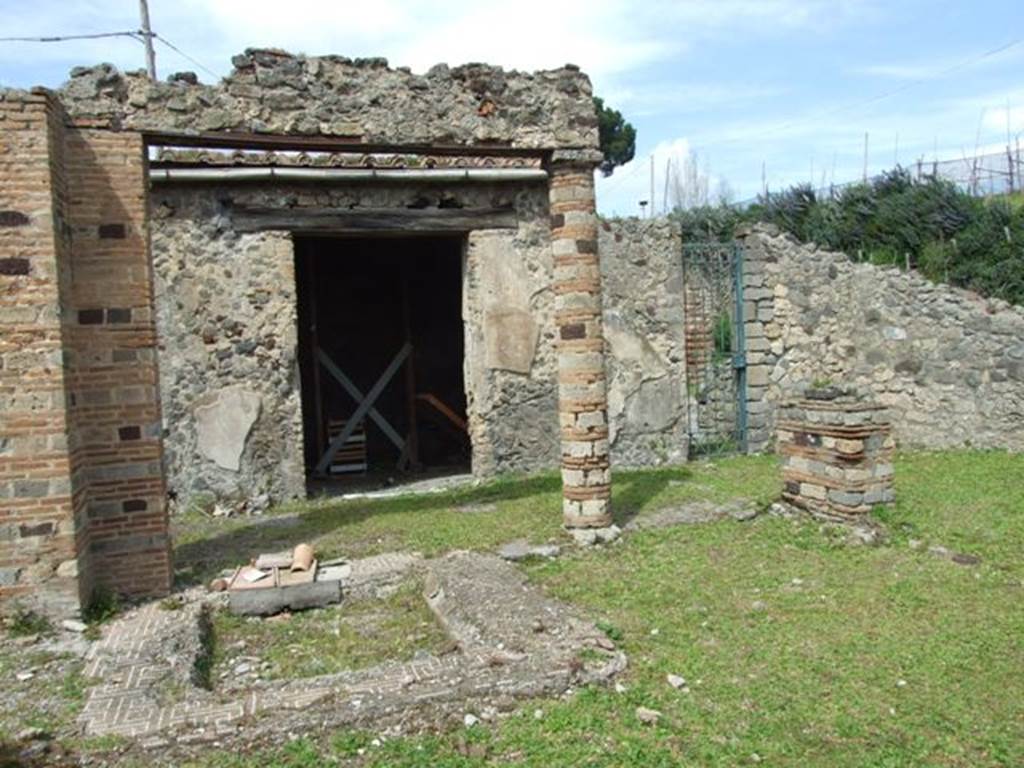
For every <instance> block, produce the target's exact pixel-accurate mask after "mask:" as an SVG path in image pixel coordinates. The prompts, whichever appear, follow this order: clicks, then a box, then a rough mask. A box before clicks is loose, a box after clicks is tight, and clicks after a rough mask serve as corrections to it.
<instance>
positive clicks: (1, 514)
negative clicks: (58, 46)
mask: <svg viewBox="0 0 1024 768" xmlns="http://www.w3.org/2000/svg"><path fill="white" fill-rule="evenodd" d="M0 133H2V135H3V144H2V146H0V602H2V603H4V605H7V606H9V605H12V604H14V602H18V603H24V604H27V605H29V606H31V607H32V608H34V609H36V610H39V611H42V612H44V613H47V614H50V615H53V616H62V615H70V614H74V613H76V612H77V611H78V610H79V609H80V607H81V601H82V599H83V598H85V597H87V594H88V586H87V584H85V583H84V582H81V581H80V579H79V572H80V570H84V569H80V568H79V555H80V554H84V551H83V548H82V546H81V544H82V541H81V540H82V538H83V536H84V529H85V521H84V501H85V497H84V488H83V487H82V484H81V482H79V480H80V474H79V472H78V471H77V468H78V464H79V462H78V459H77V456H76V455H75V450H74V436H75V430H74V425H73V424H72V423H71V422H70V419H69V415H68V413H67V409H66V403H67V398H68V394H67V381H66V375H65V367H64V351H63V350H64V346H65V329H64V325H65V323H66V318H64V314H65V313H64V312H63V311H62V306H63V298H64V293H65V290H66V283H67V280H68V278H69V275H68V257H69V245H70V240H69V236H68V234H69V233H68V230H67V224H66V220H65V213H66V205H67V199H66V198H67V196H66V185H65V183H64V178H65V177H64V169H63V111H62V110H61V108H60V106H59V105H58V104H57V103H56V102H55V101H54V100H53V99H52V98H51V97H50V96H49V95H48V94H46V93H42V92H39V93H36V92H33V93H24V92H14V91H8V92H6V93H5V94H2V95H0Z"/></svg>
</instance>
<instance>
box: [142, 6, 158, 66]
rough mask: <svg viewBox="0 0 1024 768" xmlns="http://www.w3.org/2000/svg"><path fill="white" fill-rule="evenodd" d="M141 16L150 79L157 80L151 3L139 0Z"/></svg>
mask: <svg viewBox="0 0 1024 768" xmlns="http://www.w3.org/2000/svg"><path fill="white" fill-rule="evenodd" d="M139 17H140V20H141V22H142V29H141V30H140V32H141V33H142V43H143V45H145V46H146V71H147V72H148V73H149V79H150V80H152V81H154V82H156V52H155V51H154V50H153V30H152V29H151V28H150V26H149V4H148V3H147V2H146V0H139Z"/></svg>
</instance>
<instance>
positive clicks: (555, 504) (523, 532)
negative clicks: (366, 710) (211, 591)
mask: <svg viewBox="0 0 1024 768" xmlns="http://www.w3.org/2000/svg"><path fill="white" fill-rule="evenodd" d="M779 488H780V485H779V480H778V476H777V473H776V472H775V460H774V458H772V457H756V458H749V459H737V458H730V459H724V460H721V461H718V462H715V463H713V464H704V463H699V464H693V465H690V466H687V467H673V468H669V469H657V470H641V471H621V472H616V473H615V487H614V499H613V500H614V506H615V510H616V515H617V518H618V521H619V522H620V523H621V522H625V521H626V520H628V519H629V518H630V517H631V516H633V515H636V514H643V513H644V512H646V511H651V510H654V509H658V508H661V507H664V506H667V505H671V504H674V503H679V502H683V501H690V500H696V499H710V500H713V501H726V500H728V499H731V498H734V497H736V496H745V497H748V498H753V499H756V500H758V501H760V502H767V501H768V500H770V499H771V498H773V497H775V496H777V495H778V493H779ZM561 508H562V502H561V481H560V479H559V477H558V475H556V474H553V473H549V474H543V475H536V476H530V477H506V478H502V479H500V480H497V481H494V482H491V483H487V484H485V485H481V486H479V487H475V488H465V489H460V490H455V491H449V492H444V493H434V494H423V495H419V496H410V497H402V498H391V499H375V500H350V501H336V500H331V499H323V500H318V501H303V502H296V503H293V504H287V505H284V506H282V507H278V508H277V509H275V510H274V513H273V514H272V515H270V516H268V517H263V518H228V519H223V518H217V519H215V518H211V517H208V516H206V515H204V514H202V513H199V512H196V511H193V512H189V513H186V514H184V515H181V516H179V517H177V518H176V519H174V520H173V528H174V531H173V532H174V538H175V544H176V551H175V565H176V567H177V569H178V580H179V582H180V583H182V584H191V583H196V582H199V583H203V582H207V581H209V580H210V579H211V578H213V577H215V576H217V575H218V574H219V573H220V572H221V571H222V570H224V569H227V568H231V567H233V566H236V565H238V564H239V563H244V562H248V561H249V559H250V558H251V557H252V556H253V555H255V554H257V553H259V552H270V551H277V550H282V549H288V548H290V547H293V546H294V545H295V544H298V543H299V542H303V541H307V542H310V543H312V544H313V545H314V547H315V548H316V551H317V555H318V557H320V558H321V559H324V558H329V557H334V556H338V555H344V556H347V557H362V556H366V555H370V554H376V553H379V552H386V551H395V550H411V551H419V552H422V553H424V554H425V555H427V556H430V555H436V554H439V553H441V552H446V551H450V550H454V549H492V548H495V547H497V546H499V545H501V544H503V543H505V542H508V541H511V540H512V539H516V538H526V539H529V540H531V541H533V542H535V543H541V542H544V541H548V540H558V539H559V538H561V537H562V536H563V535H564V534H563V532H562V530H561V520H562V515H561ZM467 509H468V510H469V511H467ZM273 518H277V520H276V521H275V520H274V519H273ZM275 522H284V523H286V524H284V525H275V524H274V523H275Z"/></svg>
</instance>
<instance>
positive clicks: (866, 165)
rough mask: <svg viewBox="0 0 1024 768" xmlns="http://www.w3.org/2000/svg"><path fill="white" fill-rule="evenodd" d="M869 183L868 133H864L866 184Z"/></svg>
mask: <svg viewBox="0 0 1024 768" xmlns="http://www.w3.org/2000/svg"><path fill="white" fill-rule="evenodd" d="M867 182H868V132H867V131H864V183H865V184H867Z"/></svg>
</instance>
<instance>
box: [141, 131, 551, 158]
mask: <svg viewBox="0 0 1024 768" xmlns="http://www.w3.org/2000/svg"><path fill="white" fill-rule="evenodd" d="M143 137H144V138H145V141H146V143H147V144H148V145H149V146H151V147H199V148H205V147H208V148H221V149H274V150H281V151H303V150H305V151H307V152H314V151H315V152H360V153H366V154H416V155H476V156H479V157H540V158H544V157H546V156H547V155H548V154H549V153H550V150H547V149H543V148H537V149H532V148H527V147H511V146H508V145H507V144H384V143H371V142H365V141H362V140H361V139H360V138H359V137H351V136H348V137H347V136H290V135H285V134H267V133H245V132H241V131H205V132H202V131H201V132H197V133H174V132H168V131H143Z"/></svg>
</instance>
